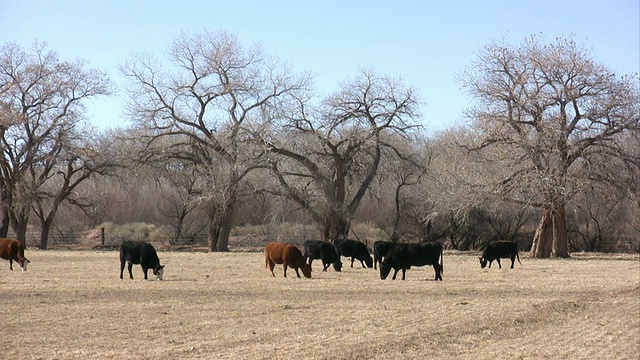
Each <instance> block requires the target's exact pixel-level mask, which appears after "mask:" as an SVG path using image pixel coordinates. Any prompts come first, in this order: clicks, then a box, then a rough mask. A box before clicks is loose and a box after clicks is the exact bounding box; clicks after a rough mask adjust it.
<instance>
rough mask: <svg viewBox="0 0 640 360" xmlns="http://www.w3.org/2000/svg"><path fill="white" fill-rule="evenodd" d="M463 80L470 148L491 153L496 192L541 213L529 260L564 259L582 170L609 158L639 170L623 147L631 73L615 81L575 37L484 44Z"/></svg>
mask: <svg viewBox="0 0 640 360" xmlns="http://www.w3.org/2000/svg"><path fill="white" fill-rule="evenodd" d="M460 80H461V83H462V84H463V86H464V87H465V88H466V89H467V90H468V91H469V93H470V94H471V95H472V96H473V97H474V98H475V99H476V100H477V103H476V104H475V106H474V107H473V108H472V109H471V110H470V111H469V115H470V116H471V118H472V119H474V121H475V122H474V123H473V127H474V130H475V131H476V132H477V135H478V136H479V138H480V141H478V142H477V143H475V144H474V145H473V146H472V147H473V148H474V149H475V150H487V149H489V148H491V150H490V154H491V155H490V156H489V157H490V158H491V160H493V161H497V162H499V163H500V164H502V169H504V170H505V172H504V173H503V174H502V175H503V176H502V178H501V179H500V181H499V182H497V183H494V184H493V186H494V188H496V189H498V191H499V192H500V196H502V197H503V198H505V199H509V200H511V201H514V202H517V203H521V204H527V205H533V206H537V207H539V208H541V209H542V214H541V217H540V221H539V224H538V227H537V230H536V232H535V235H534V239H533V246H532V249H531V255H532V256H533V257H540V258H545V257H568V256H569V253H568V248H567V234H566V225H565V205H566V204H567V202H568V201H570V199H571V198H572V196H573V195H574V194H575V193H576V192H579V191H580V189H581V186H582V185H583V184H585V182H584V181H582V179H585V178H589V174H588V173H586V171H587V169H586V168H585V166H584V165H585V164H593V165H594V166H596V165H595V164H601V165H598V166H607V163H610V162H611V161H613V159H615V161H616V162H622V163H625V164H627V165H626V166H631V167H632V168H633V169H634V170H633V171H637V169H638V159H637V158H633V156H630V154H627V153H626V151H625V148H626V146H625V144H624V141H625V139H627V138H628V137H626V136H625V133H627V132H637V131H639V121H640V120H639V119H640V118H639V114H640V105H639V104H640V101H639V100H640V98H639V96H638V78H637V75H635V76H619V75H617V74H615V73H614V72H612V71H611V70H609V69H608V68H606V67H605V66H603V65H601V64H599V63H597V62H596V61H594V60H593V59H592V57H591V54H590V52H589V51H588V50H586V49H585V48H584V47H583V46H580V45H578V44H576V43H575V41H574V40H573V39H572V38H558V39H556V41H555V42H553V43H550V44H545V43H544V42H543V41H542V40H541V39H540V38H539V37H535V36H532V37H530V38H529V39H527V40H526V41H524V42H523V43H522V44H521V45H519V46H510V45H505V44H502V43H498V42H491V43H490V44H488V45H487V46H486V47H485V48H484V49H482V51H480V52H479V54H478V58H477V60H475V62H474V63H473V64H472V66H471V67H469V68H468V69H466V70H465V71H464V72H463V74H462V75H461V76H460ZM487 153H489V152H487Z"/></svg>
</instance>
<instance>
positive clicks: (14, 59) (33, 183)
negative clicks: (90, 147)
mask: <svg viewBox="0 0 640 360" xmlns="http://www.w3.org/2000/svg"><path fill="white" fill-rule="evenodd" d="M110 86H111V85H110V83H109V80H108V79H107V77H106V76H105V75H104V74H103V73H100V72H98V71H96V70H87V69H85V62H84V61H82V60H75V61H61V60H59V59H58V57H57V55H56V54H55V53H54V52H52V51H47V50H46V46H45V45H44V44H41V43H35V44H34V45H33V47H32V49H31V50H30V51H26V50H25V49H23V48H22V47H20V46H19V45H17V44H15V43H8V44H5V45H4V46H2V47H1V48H0V106H1V108H2V111H1V113H0V115H1V118H0V151H2V154H3V156H2V157H0V169H1V174H0V185H2V189H1V190H2V212H1V215H2V216H3V221H2V224H6V223H7V221H6V220H7V218H8V220H9V223H10V224H11V226H12V228H13V229H14V231H15V233H16V236H17V238H18V240H19V241H21V242H22V243H25V234H26V230H27V224H28V220H29V216H30V214H31V210H32V205H33V204H34V202H35V201H36V199H37V198H38V192H39V190H40V187H41V186H43V185H44V184H45V183H46V182H48V180H49V177H50V175H52V174H53V172H55V171H58V169H59V168H58V164H60V161H62V162H65V161H67V164H69V162H68V161H71V163H72V165H73V164H75V162H76V161H77V160H79V159H81V158H79V157H77V156H75V157H68V156H67V155H68V154H69V153H70V152H71V151H72V150H71V149H72V148H73V147H74V146H75V145H76V144H74V142H73V141H74V139H75V135H74V134H76V132H77V129H78V128H79V127H80V124H81V121H82V120H83V116H84V112H85V109H84V106H83V101H85V100H86V99H89V98H92V97H95V96H99V95H108V94H110V92H111V87H110ZM71 158H74V159H75V160H70V159H71ZM84 160H87V161H89V159H85V158H82V159H81V160H80V161H84ZM73 166H75V165H73ZM67 174H68V175H69V176H71V174H69V173H67ZM68 180H70V179H68ZM76 180H79V179H77V178H76V179H75V180H70V181H72V182H73V181H76ZM79 181H82V180H79ZM57 190H59V189H57ZM57 190H56V192H57V193H58V194H57V195H59V196H60V198H59V199H58V200H57V201H63V200H65V199H67V197H68V195H69V192H67V191H64V190H63V191H60V192H58V191H57ZM55 208H57V207H55ZM52 210H53V212H55V210H54V208H52ZM51 216H53V215H51ZM1 230H2V233H0V236H6V235H7V234H6V232H7V230H8V229H7V228H1ZM45 246H46V245H45Z"/></svg>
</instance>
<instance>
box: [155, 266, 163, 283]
mask: <svg viewBox="0 0 640 360" xmlns="http://www.w3.org/2000/svg"><path fill="white" fill-rule="evenodd" d="M163 273H164V268H163V267H161V268H160V269H159V270H158V272H157V273H156V280H162V274H163Z"/></svg>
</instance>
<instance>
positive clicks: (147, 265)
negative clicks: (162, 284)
mask: <svg viewBox="0 0 640 360" xmlns="http://www.w3.org/2000/svg"><path fill="white" fill-rule="evenodd" d="M125 262H127V263H128V264H129V266H128V270H129V278H131V279H133V274H132V273H131V268H132V267H133V264H136V265H137V264H139V265H140V266H142V271H143V272H144V279H145V280H148V278H147V271H149V269H152V270H153V275H155V276H156V280H162V275H163V274H164V265H160V259H158V254H157V253H156V249H154V248H153V245H151V244H149V243H146V242H136V241H124V242H123V243H122V244H121V245H120V279H122V273H123V271H124V264H125Z"/></svg>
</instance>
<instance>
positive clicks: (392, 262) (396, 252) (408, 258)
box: [380, 242, 444, 281]
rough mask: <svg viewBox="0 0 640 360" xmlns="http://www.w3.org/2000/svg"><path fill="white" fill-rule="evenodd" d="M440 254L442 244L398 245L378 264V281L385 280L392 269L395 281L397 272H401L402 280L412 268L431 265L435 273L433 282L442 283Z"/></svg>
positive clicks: (442, 268)
mask: <svg viewBox="0 0 640 360" xmlns="http://www.w3.org/2000/svg"><path fill="white" fill-rule="evenodd" d="M442 252H443V249H442V244H440V243H438V242H421V243H411V244H402V243H398V244H397V245H396V246H394V247H393V249H391V250H390V251H389V253H387V256H386V257H385V259H384V261H383V262H382V264H380V279H382V280H384V279H386V278H387V276H388V275H389V272H390V271H391V269H392V268H393V269H394V270H395V271H394V273H393V277H392V279H393V280H395V279H396V275H397V274H398V271H399V270H402V280H404V279H405V272H406V271H407V269H410V268H411V267H412V266H424V265H433V269H434V270H435V271H436V277H435V280H440V281H442V272H443V270H444V266H443V261H442Z"/></svg>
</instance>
